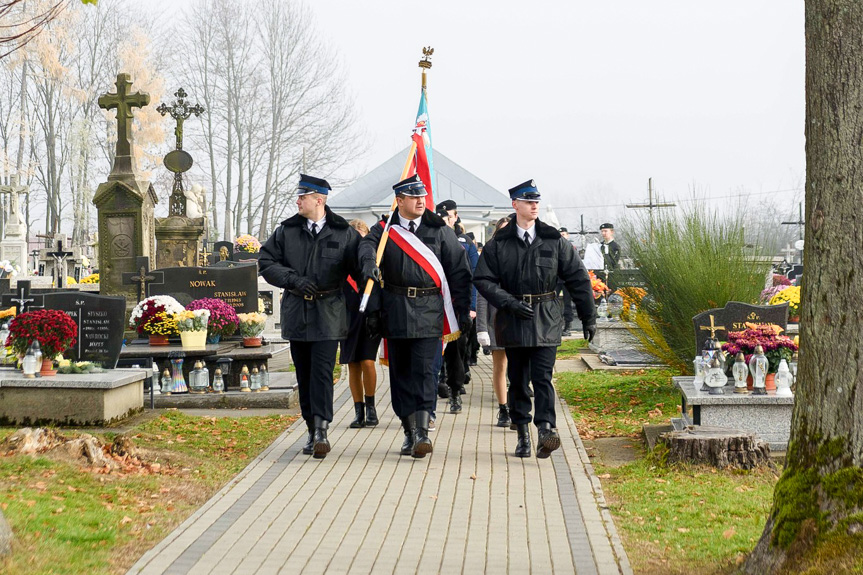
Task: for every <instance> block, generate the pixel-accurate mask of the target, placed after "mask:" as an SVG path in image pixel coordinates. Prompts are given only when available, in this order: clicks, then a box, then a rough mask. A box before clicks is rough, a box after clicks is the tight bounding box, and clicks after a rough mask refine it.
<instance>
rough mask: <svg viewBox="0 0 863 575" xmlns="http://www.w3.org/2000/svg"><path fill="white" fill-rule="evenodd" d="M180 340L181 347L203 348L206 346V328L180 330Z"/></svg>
mask: <svg viewBox="0 0 863 575" xmlns="http://www.w3.org/2000/svg"><path fill="white" fill-rule="evenodd" d="M180 341H181V342H182V343H183V349H204V348H206V347H207V330H205V329H202V330H198V331H181V332H180Z"/></svg>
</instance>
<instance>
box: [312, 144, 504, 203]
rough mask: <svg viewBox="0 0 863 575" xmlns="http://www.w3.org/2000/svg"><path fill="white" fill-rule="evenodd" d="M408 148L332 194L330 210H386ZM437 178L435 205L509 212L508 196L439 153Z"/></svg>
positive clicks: (435, 165) (436, 167) (436, 155)
mask: <svg viewBox="0 0 863 575" xmlns="http://www.w3.org/2000/svg"><path fill="white" fill-rule="evenodd" d="M408 150H409V148H405V149H403V150H401V151H400V152H399V153H397V154H396V155H395V156H393V157H392V158H390V159H389V160H387V161H386V162H384V163H383V164H381V165H380V166H378V167H377V168H375V169H373V170H372V171H370V172H369V173H367V174H366V175H364V176H363V177H361V178H360V179H358V180H357V181H356V182H354V183H353V184H351V185H350V186H348V187H347V188H345V189H344V190H342V191H341V192H339V193H338V194H334V195H333V196H332V198H330V200H329V201H328V202H327V204H328V205H330V206H331V207H332V208H334V209H338V208H341V209H349V208H361V207H378V206H382V207H384V208H385V209H387V210H388V209H389V207H390V205H391V204H392V201H393V184H395V183H396V182H398V181H399V177H400V176H401V173H402V169H403V168H404V164H405V159H407V155H408ZM434 169H435V175H436V176H437V178H436V179H437V189H435V190H434V197H435V201H436V202H440V201H443V200H455V202H456V204H458V207H459V210H464V209H466V208H470V207H478V208H479V207H481V208H498V209H505V210H511V209H512V204H511V202H510V199H509V196H507V195H506V194H504V193H502V192H500V191H498V190H496V189H494V188H493V187H491V186H490V185H489V184H487V183H485V182H484V181H482V180H481V179H479V178H477V177H476V176H474V175H473V174H471V173H470V172H468V171H467V170H465V169H464V168H462V167H461V166H459V165H458V164H456V163H455V162H453V161H452V160H450V159H449V158H447V157H446V156H444V155H443V154H442V153H440V152H439V151H437V150H435V151H434Z"/></svg>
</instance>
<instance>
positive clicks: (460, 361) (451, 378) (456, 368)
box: [443, 333, 467, 393]
mask: <svg viewBox="0 0 863 575" xmlns="http://www.w3.org/2000/svg"><path fill="white" fill-rule="evenodd" d="M466 356H467V334H466V333H463V334H461V336H460V337H459V338H458V339H457V340H455V341H451V342H449V343H448V344H447V346H446V349H444V352H443V361H444V364H445V365H446V383H447V385H449V388H450V391H452V392H454V393H458V390H459V389H461V388H462V387H464V374H465V366H466V365H467V357H466Z"/></svg>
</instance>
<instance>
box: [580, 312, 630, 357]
mask: <svg viewBox="0 0 863 575" xmlns="http://www.w3.org/2000/svg"><path fill="white" fill-rule="evenodd" d="M634 327H635V324H634V323H630V322H623V321H603V320H599V321H597V322H596V334H595V335H594V336H593V341H591V342H590V349H592V350H593V351H595V352H597V353H599V352H600V351H611V350H614V349H638V348H639V347H640V343H639V342H638V338H637V337H635V336H634V335H632V333H631V332H630V331H629V329H628V328H634Z"/></svg>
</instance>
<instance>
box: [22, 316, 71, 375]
mask: <svg viewBox="0 0 863 575" xmlns="http://www.w3.org/2000/svg"><path fill="white" fill-rule="evenodd" d="M77 334H78V325H77V324H76V323H75V320H73V319H72V318H71V317H69V314H67V313H66V312H64V311H60V310H54V309H34V310H32V311H28V312H24V313H22V314H19V315H17V316H15V319H13V320H12V323H10V324H9V341H8V342H7V343H8V344H9V345H10V346H11V347H12V349H13V350H14V352H15V353H16V354H17V355H18V356H19V357H23V356H24V354H26V353H27V349H28V348H29V347H30V344H31V343H33V341H34V340H35V341H38V342H39V347H40V349H41V350H42V358H43V359H42V370H41V372H40V373H42V375H54V374H55V373H56V371H54V370H53V364H54V358H55V357H57V356H58V355H60V354H62V353H63V352H64V351H66V350H67V349H69V348H70V347H72V346H73V345H75V344H76V343H77V342H78V335H77Z"/></svg>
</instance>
